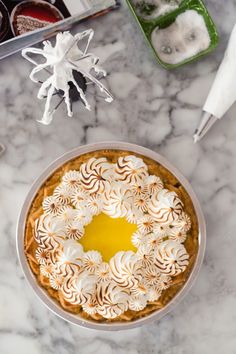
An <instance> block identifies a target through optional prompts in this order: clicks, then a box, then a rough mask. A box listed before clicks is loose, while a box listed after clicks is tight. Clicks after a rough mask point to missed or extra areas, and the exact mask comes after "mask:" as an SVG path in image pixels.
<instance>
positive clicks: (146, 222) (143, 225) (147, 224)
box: [137, 215, 155, 233]
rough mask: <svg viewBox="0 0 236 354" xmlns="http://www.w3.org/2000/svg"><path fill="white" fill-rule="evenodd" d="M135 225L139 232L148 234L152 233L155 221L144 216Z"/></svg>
mask: <svg viewBox="0 0 236 354" xmlns="http://www.w3.org/2000/svg"><path fill="white" fill-rule="evenodd" d="M137 225H138V229H139V231H140V232H142V233H149V232H153V229H154V227H155V221H154V220H153V218H152V217H151V216H149V215H145V216H144V217H142V218H141V219H139V220H138V222H137Z"/></svg>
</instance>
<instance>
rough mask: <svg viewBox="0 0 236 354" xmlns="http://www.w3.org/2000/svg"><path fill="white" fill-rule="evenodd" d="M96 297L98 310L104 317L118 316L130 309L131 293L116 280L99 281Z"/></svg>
mask: <svg viewBox="0 0 236 354" xmlns="http://www.w3.org/2000/svg"><path fill="white" fill-rule="evenodd" d="M96 298H97V303H98V306H97V312H98V313H99V314H100V315H101V316H103V317H104V318H108V319H112V318H116V317H118V316H120V315H121V314H122V313H124V312H125V311H126V310H128V299H129V295H128V293H127V291H126V290H125V289H122V288H120V287H119V286H117V284H116V283H115V282H112V281H111V282H107V283H99V284H98V286H97V293H96Z"/></svg>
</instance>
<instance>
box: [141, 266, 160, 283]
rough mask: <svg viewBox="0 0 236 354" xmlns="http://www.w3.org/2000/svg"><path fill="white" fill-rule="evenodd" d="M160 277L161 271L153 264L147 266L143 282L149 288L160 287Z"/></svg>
mask: <svg viewBox="0 0 236 354" xmlns="http://www.w3.org/2000/svg"><path fill="white" fill-rule="evenodd" d="M160 275H161V273H160V271H159V269H158V268H157V267H156V266H155V265H154V264H153V263H152V264H149V265H147V266H145V267H144V269H143V280H144V282H145V283H146V284H147V286H149V287H152V286H158V285H159V283H160Z"/></svg>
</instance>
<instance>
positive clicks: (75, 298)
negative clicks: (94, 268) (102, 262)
mask: <svg viewBox="0 0 236 354" xmlns="http://www.w3.org/2000/svg"><path fill="white" fill-rule="evenodd" d="M96 280H97V278H96V277H95V276H94V275H91V274H89V273H86V272H82V273H80V274H78V275H75V276H73V277H68V278H67V279H65V281H64V283H63V285H62V287H61V291H62V294H63V296H64V298H65V300H66V301H68V302H69V303H71V304H72V305H84V304H85V303H87V302H90V300H91V299H92V298H93V296H94V295H95V291H96Z"/></svg>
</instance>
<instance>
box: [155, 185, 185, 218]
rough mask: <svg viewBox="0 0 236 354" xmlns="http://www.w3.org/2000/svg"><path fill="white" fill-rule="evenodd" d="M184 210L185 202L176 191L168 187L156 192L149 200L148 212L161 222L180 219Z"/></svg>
mask: <svg viewBox="0 0 236 354" xmlns="http://www.w3.org/2000/svg"><path fill="white" fill-rule="evenodd" d="M182 211H183V203H182V202H181V200H180V199H179V197H178V196H177V194H176V193H175V192H171V191H169V190H167V189H162V190H161V191H159V192H157V193H155V194H154V195H153V196H152V197H151V199H150V202H149V208H148V212H149V214H150V215H151V216H152V217H153V218H154V219H155V220H156V221H157V222H159V223H171V222H172V221H175V220H178V219H179V217H180V216H181V214H182Z"/></svg>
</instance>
